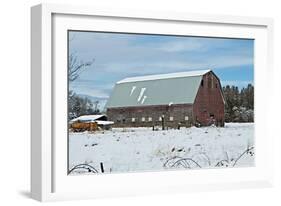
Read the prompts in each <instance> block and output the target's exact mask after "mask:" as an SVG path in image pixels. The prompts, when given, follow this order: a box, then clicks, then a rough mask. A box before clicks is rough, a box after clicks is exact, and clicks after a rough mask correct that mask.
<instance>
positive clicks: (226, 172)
mask: <svg viewBox="0 0 281 206" xmlns="http://www.w3.org/2000/svg"><path fill="white" fill-rule="evenodd" d="M97 19H98V21H97ZM91 21H95V23H96V24H92V23H91ZM116 21H118V22H119V25H117V24H115V22H116ZM135 23H137V24H139V26H138V27H137V28H135V30H133V32H144V33H147V32H151V33H155V32H157V33H167V32H168V31H167V30H165V29H164V27H166V26H167V25H169V26H171V27H174V29H172V31H171V32H172V33H173V34H186V32H187V31H186V30H184V28H187V27H186V26H187V25H188V26H193V28H194V33H189V34H193V35H201V36H223V37H230V38H233V37H237V38H239V37H251V38H255V39H257V44H256V47H255V87H256V94H255V102H256V106H255V108H256V111H255V114H256V116H255V125H256V127H255V135H256V141H257V145H256V151H255V152H256V154H257V155H256V158H257V159H256V166H255V167H254V168H235V169H208V170H192V171H167V172H144V173H128V174H127V173H123V174H108V175H84V176H71V177H69V176H68V175H67V172H66V170H65V168H66V165H67V163H66V162H65V160H66V158H67V154H66V146H65V145H64V144H66V139H65V138H66V130H60V129H59V128H63V127H65V123H66V121H64V118H66V117H65V116H62V115H60V114H63V113H60V112H63V111H64V108H65V101H67V100H66V96H65V93H63V92H66V88H67V85H66V84H64V83H65V82H66V81H65V80H66V78H67V77H66V75H65V74H66V73H65V70H62V69H57V68H59V66H61V65H65V62H66V59H67V55H66V53H64V52H65V49H66V48H65V42H66V41H65V39H63V38H65V36H64V32H65V30H67V29H73V28H74V29H78V30H81V29H82V30H83V29H85V30H86V29H90V27H93V26H96V30H103V31H106V30H108V31H132V28H131V27H130V25H131V24H135ZM153 24H157V25H159V27H157V28H156V27H154V26H153ZM97 25H98V28H97ZM161 25H162V26H161ZM31 26H32V28H31V50H32V51H31V52H32V53H31V56H32V60H31V81H32V83H31V95H32V99H31V108H32V114H31V122H32V128H31V196H32V198H34V199H36V200H39V201H53V200H67V199H83V198H96V197H113V196H122V195H139V194H151V193H173V192H189V191H206V190H207V191H208V190H214V189H220V190H224V189H234V188H250V187H268V186H272V182H273V181H272V178H273V175H272V174H273V168H272V167H273V160H272V156H273V143H272V142H273V136H274V135H273V134H272V132H270V130H269V121H267V120H268V119H269V118H270V115H272V114H271V113H270V110H269V111H268V110H267V108H269V107H270V104H271V102H270V92H269V91H270V88H272V87H273V86H272V82H271V81H270V78H271V77H272V76H273V75H274V74H273V59H272V58H273V54H272V52H273V32H272V30H273V21H272V19H269V18H257V17H236V16H223V15H201V14H200V15H199V14H188V13H174V12H167V13H166V12H165V13H159V12H149V11H132V10H130V11H129V10H120V9H118V10H115V9H106V8H105V9H103V8H92V7H86V6H85V7H83V6H70V5H57V4H41V5H37V6H34V7H32V9H31ZM197 27H198V28H197ZM206 28H211V29H206ZM222 28H223V29H222ZM196 32H197V33H196ZM57 55H58V56H57ZM61 55H62V56H61ZM61 58H62V59H64V60H62V59H61ZM58 59H59V60H58ZM60 68H61V67H60ZM58 82H63V83H62V84H58ZM262 85H267V86H266V88H265V87H263V86H262ZM264 97H267V98H264ZM64 100H65V101H64ZM61 108H62V109H61ZM261 125H262V126H263V127H261ZM264 137H266V138H264ZM164 180H165V181H164ZM91 183H94V186H93V184H91ZM82 186H83V187H82Z"/></svg>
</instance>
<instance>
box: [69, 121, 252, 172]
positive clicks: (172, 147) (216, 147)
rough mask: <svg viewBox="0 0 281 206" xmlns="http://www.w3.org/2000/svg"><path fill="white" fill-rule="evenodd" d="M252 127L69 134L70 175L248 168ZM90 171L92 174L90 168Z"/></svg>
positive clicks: (116, 129)
mask: <svg viewBox="0 0 281 206" xmlns="http://www.w3.org/2000/svg"><path fill="white" fill-rule="evenodd" d="M253 147H254V124H253V123H228V124H226V126H225V127H224V128H216V127H204V128H196V127H191V128H181V129H180V130H174V129H171V130H165V131H162V130H159V131H152V129H151V128H125V129H123V128H115V129H113V130H112V131H99V132H95V133H88V132H84V133H70V134H69V168H70V169H72V168H74V167H75V166H76V165H79V164H85V165H81V167H80V169H74V170H73V171H72V172H71V173H72V174H74V173H83V172H90V171H94V169H96V171H97V172H101V167H100V163H101V162H102V163H103V166H104V172H105V173H109V172H136V171H151V170H154V171H155V170H164V169H174V168H175V169H185V168H188V169H199V168H214V167H233V166H235V167H242V166H254V148H253ZM93 168H94V169H93Z"/></svg>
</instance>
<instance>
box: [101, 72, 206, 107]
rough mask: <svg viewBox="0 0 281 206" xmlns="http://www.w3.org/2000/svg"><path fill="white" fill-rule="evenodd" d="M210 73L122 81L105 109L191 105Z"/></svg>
mask: <svg viewBox="0 0 281 206" xmlns="http://www.w3.org/2000/svg"><path fill="white" fill-rule="evenodd" d="M210 71H211V70H197V71H188V72H179V73H170V74H160V75H149V76H140V77H130V78H125V79H123V80H121V81H119V82H117V83H116V84H115V87H114V89H113V92H112V94H111V96H110V98H109V100H108V102H107V104H106V108H112V107H129V106H148V105H171V104H193V103H194V100H195V97H196V94H197V92H198V88H199V86H200V82H201V80H202V76H203V75H204V74H206V73H208V72H210Z"/></svg>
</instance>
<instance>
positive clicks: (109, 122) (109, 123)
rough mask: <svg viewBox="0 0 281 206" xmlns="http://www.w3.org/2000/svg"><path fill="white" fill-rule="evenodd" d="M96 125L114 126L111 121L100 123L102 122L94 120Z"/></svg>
mask: <svg viewBox="0 0 281 206" xmlns="http://www.w3.org/2000/svg"><path fill="white" fill-rule="evenodd" d="M95 122H96V123H97V124H98V125H111V124H114V122H112V121H102V120H96V121H95Z"/></svg>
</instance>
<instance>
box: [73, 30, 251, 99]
mask: <svg viewBox="0 0 281 206" xmlns="http://www.w3.org/2000/svg"><path fill="white" fill-rule="evenodd" d="M69 39H70V41H69V52H70V53H74V54H75V55H76V56H77V57H78V59H80V60H82V61H90V60H92V59H95V61H94V63H93V64H92V65H91V67H89V68H87V69H86V70H84V72H82V73H81V74H80V76H79V78H78V79H77V80H75V81H73V82H70V84H69V87H70V89H71V90H74V92H76V93H78V94H83V95H89V96H93V97H96V98H100V99H107V98H108V97H109V95H110V92H111V90H112V88H113V86H114V84H115V82H117V81H119V80H121V79H123V78H125V77H132V76H141V75H150V74H161V73H172V72H182V71H189V70H199V69H212V70H213V71H214V72H215V73H216V74H217V76H218V77H219V78H220V80H221V83H222V85H223V86H224V85H227V84H230V85H236V86H238V87H239V88H242V87H243V86H246V85H247V84H248V83H252V84H253V81H254V80H253V78H254V59H253V58H254V40H246V39H226V38H205V37H186V36H181V37H179V36H164V35H141V34H138V35H136V34H120V33H101V32H76V31H70V33H69Z"/></svg>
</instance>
